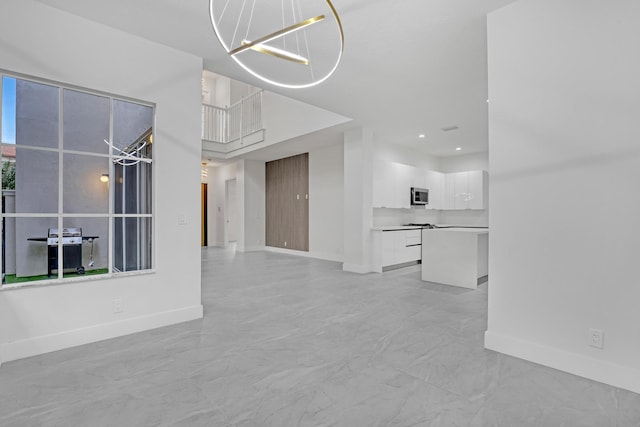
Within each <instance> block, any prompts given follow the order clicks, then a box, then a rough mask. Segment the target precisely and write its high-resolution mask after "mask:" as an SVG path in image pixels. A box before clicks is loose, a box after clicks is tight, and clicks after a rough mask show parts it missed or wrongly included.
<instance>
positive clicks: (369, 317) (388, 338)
mask: <svg viewBox="0 0 640 427" xmlns="http://www.w3.org/2000/svg"><path fill="white" fill-rule="evenodd" d="M488 286H490V283H489V284H487V283H485V284H483V285H481V286H480V287H479V288H478V289H477V290H466V289H459V288H454V287H449V286H444V285H438V284H434V283H426V282H422V281H421V280H420V267H419V266H417V267H408V268H405V269H401V270H395V271H389V272H386V273H384V274H367V275H357V274H351V273H344V272H342V270H341V266H340V264H339V263H334V262H328V261H321V260H314V259H309V258H299V257H293V256H288V255H281V254H275V253H269V252H252V253H235V252H234V251H233V250H232V248H228V249H217V248H208V249H204V250H203V251H202V298H203V305H204V310H205V317H204V318H203V319H201V320H197V321H192V322H186V323H182V324H179V325H173V326H170V327H166V328H161V329H156V330H152V331H146V332H142V333H139V334H134V335H129V336H125V337H120V338H116V339H113V340H108V341H103V342H99V343H95V344H90V345H86V346H82V347H77V348H72V349H68V350H64V351H59V352H55V353H51V354H47V355H43V356H39V357H34V358H30V359H25V360H20V361H16V362H11V363H6V364H4V365H3V366H2V368H0V425H1V426H3V427H4V426H16V427H18V426H20V427H23V426H64V427H69V426H82V427H84V426H90V427H95V426H98V427H101V426H105V427H108V426H127V427H129V426H134V427H136V426H154V427H155V426H163V427H169V426H171V427H174V426H187V427H192V426H223V427H226V426H228V427H241V426H242V427H244V426H247V427H249V426H259V427H265V426H278V427H282V426H348V427H354V426H355V427H358V426H403V427H404V426H433V427H450V426H454V427H455V426H507V427H518V426H536V427H537V426H570V427H574V426H594V427H596V426H597V427H603V426H611V427H614V426H616V427H638V426H640V409H639V408H640V395H637V394H634V393H630V392H627V391H623V390H618V389H615V388H613V387H609V386H606V385H603V384H599V383H596V382H593V381H589V380H586V379H583V378H579V377H575V376H572V375H569V374H566V373H563V372H559V371H556V370H553V369H549V368H545V367H543V366H539V365H535V364H532V363H529V362H526V361H523V360H519V359H515V358H511V357H508V356H504V355H501V354H498V353H494V352H491V351H488V350H485V349H484V347H483V333H484V330H485V329H486V322H487V319H486V310H487V288H488Z"/></svg>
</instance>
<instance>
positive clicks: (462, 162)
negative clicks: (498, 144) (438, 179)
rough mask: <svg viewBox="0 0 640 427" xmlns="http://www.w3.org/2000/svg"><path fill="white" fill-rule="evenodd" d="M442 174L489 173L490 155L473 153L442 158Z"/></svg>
mask: <svg viewBox="0 0 640 427" xmlns="http://www.w3.org/2000/svg"><path fill="white" fill-rule="evenodd" d="M438 170H439V171H440V172H443V173H451V172H464V171H478V170H481V171H488V170H489V153H488V152H484V153H472V154H463V155H461V156H449V157H441V158H440V169H438Z"/></svg>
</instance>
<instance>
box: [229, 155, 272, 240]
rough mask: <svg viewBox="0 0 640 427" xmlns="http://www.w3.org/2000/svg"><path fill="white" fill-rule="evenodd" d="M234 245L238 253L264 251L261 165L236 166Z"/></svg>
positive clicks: (240, 163)
mask: <svg viewBox="0 0 640 427" xmlns="http://www.w3.org/2000/svg"><path fill="white" fill-rule="evenodd" d="M236 172H237V174H236V176H237V182H236V186H237V190H238V199H237V208H238V224H237V229H236V232H237V234H236V235H237V238H238V241H237V245H236V249H237V250H238V251H240V252H248V251H256V250H262V249H264V237H265V204H266V199H265V190H264V189H265V162H263V161H258V160H240V161H238V163H237V169H236Z"/></svg>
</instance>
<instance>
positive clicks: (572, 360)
mask: <svg viewBox="0 0 640 427" xmlns="http://www.w3.org/2000/svg"><path fill="white" fill-rule="evenodd" d="M484 346H485V348H487V349H489V350H493V351H497V352H500V353H504V354H507V355H509V356H513V357H517V358H520V359H524V360H528V361H530V362H534V363H538V364H540V365H543V366H547V367H549V368H554V369H559V370H561V371H565V372H568V373H570V374H573V375H578V376H580V377H584V378H588V379H590V380H594V381H598V382H601V383H605V384H609V385H611V386H614V387H619V388H623V389H625V390H629V391H632V392H634V393H640V370H637V369H634V368H630V367H627V366H622V365H616V364H614V363H610V362H606V361H604V360H599V359H595V358H592V357H588V356H585V355H583V354H578V353H571V352H569V351H565V350H562V349H559V348H555V347H549V346H546V345H542V344H538V343H535V342H531V341H526V340H523V339H520V338H514V337H511V336H507V335H502V334H499V333H495V332H490V331H486V332H485V333H484Z"/></svg>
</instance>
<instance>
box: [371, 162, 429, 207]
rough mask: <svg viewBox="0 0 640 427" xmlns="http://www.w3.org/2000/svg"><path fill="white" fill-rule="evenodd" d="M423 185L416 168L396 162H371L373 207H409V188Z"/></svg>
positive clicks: (421, 176)
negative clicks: (419, 184)
mask: <svg viewBox="0 0 640 427" xmlns="http://www.w3.org/2000/svg"><path fill="white" fill-rule="evenodd" d="M415 182H418V183H423V182H424V174H423V171H420V170H419V169H418V168H415V167H413V166H409V165H404V164H401V163H396V162H388V161H384V160H382V159H375V160H374V162H373V194H372V202H373V207H376V208H404V209H409V208H410V207H411V197H410V196H411V187H412V186H415V185H413V184H414V183H415Z"/></svg>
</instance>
